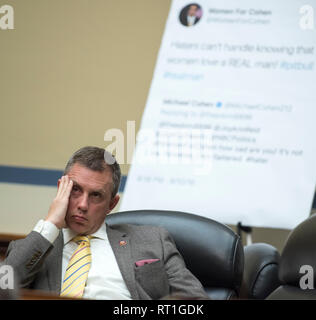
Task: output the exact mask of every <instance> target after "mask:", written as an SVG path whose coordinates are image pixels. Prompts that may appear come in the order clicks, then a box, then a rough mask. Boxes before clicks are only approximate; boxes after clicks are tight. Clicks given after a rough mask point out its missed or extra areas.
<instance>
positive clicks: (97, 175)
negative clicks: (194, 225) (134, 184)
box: [4, 147, 208, 300]
mask: <svg viewBox="0 0 316 320" xmlns="http://www.w3.org/2000/svg"><path fill="white" fill-rule="evenodd" d="M105 160H106V161H105ZM120 178H121V171H120V167H119V165H118V163H117V162H116V161H115V159H114V157H112V156H111V155H110V154H109V153H107V152H106V151H105V150H104V149H101V148H97V147H84V148H81V149H80V150H78V151H77V152H75V153H74V154H73V155H72V157H71V158H70V160H69V161H68V163H67V166H66V168H65V171H64V176H62V178H61V179H59V180H58V190H57V195H56V197H55V199H54V200H53V202H52V204H51V206H50V208H49V211H48V214H47V216H46V218H45V220H40V221H39V222H38V223H37V225H36V226H35V228H34V229H33V231H32V232H31V233H30V234H29V235H28V236H27V237H26V238H25V239H22V240H17V241H13V242H11V243H10V245H9V248H8V252H7V257H6V259H5V261H4V263H6V264H9V265H11V266H13V267H14V269H15V272H16V273H17V276H18V279H19V281H20V285H21V287H24V288H33V289H39V290H45V291H51V292H52V293H55V294H58V295H59V294H61V295H66V296H67V295H68V296H70V297H71V296H72V294H71V292H72V291H73V289H71V290H70V289H69V288H68V289H67V288H64V287H65V285H63V282H64V281H65V280H67V279H65V278H66V276H65V274H66V272H67V270H68V269H69V268H70V266H69V264H70V262H71V261H72V258H73V256H74V255H75V254H76V252H77V251H76V248H77V244H76V243H75V242H74V241H73V240H74V238H75V237H76V236H77V235H85V236H90V237H89V239H90V243H89V245H88V247H89V248H90V249H89V250H91V252H90V253H89V254H88V255H89V256H91V260H90V262H88V263H86V265H89V268H88V271H86V272H84V273H87V274H88V276H87V279H86V280H84V284H83V285H84V289H83V292H81V295H79V296H77V297H83V298H90V299H112V300H117V299H160V298H163V297H166V296H170V295H178V296H183V297H192V298H206V299H207V298H208V296H207V295H206V293H205V291H204V290H203V288H202V285H201V284H200V282H199V281H198V280H197V279H196V278H195V277H194V276H193V275H192V273H191V272H190V271H189V270H188V269H187V268H186V267H185V264H184V261H183V259H182V257H181V255H180V254H179V252H178V250H177V249H176V246H175V244H174V242H173V240H172V238H171V237H170V235H169V234H168V232H167V231H166V230H164V229H162V228H159V227H151V226H134V225H127V224H126V225H119V226H116V227H109V226H107V225H106V223H104V221H105V218H106V215H107V214H108V213H110V212H111V210H112V209H113V208H114V207H115V206H116V204H117V203H118V201H119V195H118V188H119V183H120ZM86 256H87V255H85V256H84V257H82V259H85V258H86ZM75 263H78V264H77V265H78V266H79V263H80V262H77V261H76V262H75ZM80 268H81V267H80ZM80 268H79V269H80ZM82 270H83V269H82ZM79 273H80V271H77V270H75V271H74V272H73V273H72V274H71V275H70V276H67V278H68V277H72V278H70V279H68V282H69V286H71V287H72V286H75V285H76V281H78V285H77V286H79V280H80V279H78V278H80V277H81V276H82V275H81V274H80V275H79ZM83 278H84V277H82V278H81V279H83ZM72 279H73V280H72ZM81 282H83V281H81ZM69 286H68V287H69ZM73 292H75V289H74V291H73ZM65 293H67V294H65Z"/></svg>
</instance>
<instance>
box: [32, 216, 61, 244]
mask: <svg viewBox="0 0 316 320" xmlns="http://www.w3.org/2000/svg"><path fill="white" fill-rule="evenodd" d="M33 231H36V232H38V233H40V234H41V235H42V236H43V237H44V238H45V239H46V240H48V241H49V242H50V243H53V242H54V241H55V240H56V239H57V237H58V234H59V229H58V228H57V227H56V226H55V225H54V224H53V223H51V222H50V221H44V220H42V219H41V220H40V221H38V222H37V224H36V226H35V227H34V229H33Z"/></svg>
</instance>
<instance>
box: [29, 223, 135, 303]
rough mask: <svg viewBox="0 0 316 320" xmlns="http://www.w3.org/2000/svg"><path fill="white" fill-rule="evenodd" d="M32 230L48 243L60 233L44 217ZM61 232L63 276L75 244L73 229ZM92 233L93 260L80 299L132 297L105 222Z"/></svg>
mask: <svg viewBox="0 0 316 320" xmlns="http://www.w3.org/2000/svg"><path fill="white" fill-rule="evenodd" d="M33 230H34V231H37V232H39V233H40V234H41V235H42V236H43V237H45V238H46V239H47V240H48V241H50V242H51V243H53V242H54V241H55V240H56V239H57V237H58V234H59V229H58V228H57V227H56V226H55V225H54V224H53V223H51V222H49V221H44V220H40V221H39V222H38V223H37V225H36V226H35V228H34V229H33ZM62 232H63V236H64V249H63V259H62V275H63V277H64V275H65V272H66V268H67V266H68V262H69V259H70V257H71V256H72V254H73V253H74V251H75V250H76V248H77V246H78V245H77V244H76V243H75V242H74V241H71V240H72V239H73V238H74V237H75V236H76V234H75V233H74V232H73V231H72V230H70V229H62ZM91 236H92V239H91V240H90V248H91V258H92V261H91V266H90V270H89V274H88V279H87V283H86V287H85V290H84V293H83V298H86V299H100V300H130V299H132V297H131V294H130V292H129V290H128V289H127V286H126V284H125V282H124V280H123V277H122V274H121V271H120V269H119V266H118V264H117V261H116V258H115V256H114V253H113V250H112V247H111V244H110V242H109V239H108V236H107V232H106V225H105V224H102V226H101V227H100V228H99V230H98V231H96V232H95V233H93V234H92V235H91ZM63 277H62V278H63ZM62 282H63V279H61V286H62Z"/></svg>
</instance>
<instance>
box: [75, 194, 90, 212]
mask: <svg viewBox="0 0 316 320" xmlns="http://www.w3.org/2000/svg"><path fill="white" fill-rule="evenodd" d="M88 207H89V195H88V194H85V193H83V194H82V195H81V197H80V199H79V203H78V209H80V210H81V211H83V212H86V211H88Z"/></svg>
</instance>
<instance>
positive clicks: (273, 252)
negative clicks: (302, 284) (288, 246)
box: [240, 243, 280, 299]
mask: <svg viewBox="0 0 316 320" xmlns="http://www.w3.org/2000/svg"><path fill="white" fill-rule="evenodd" d="M244 253H245V269H244V275H243V281H242V286H241V293H240V296H241V298H244V299H265V298H266V297H267V296H268V295H269V294H270V293H271V292H272V291H273V290H274V289H276V288H277V287H278V286H279V285H280V281H279V279H278V270H279V263H280V254H279V252H278V250H277V249H276V248H275V247H273V246H272V245H270V244H267V243H254V244H251V245H249V246H246V247H244Z"/></svg>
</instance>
